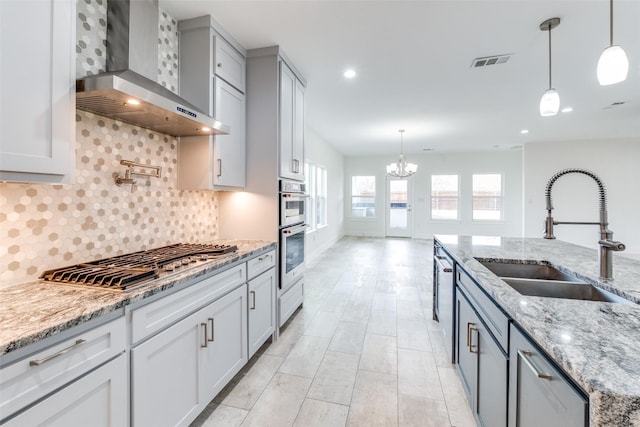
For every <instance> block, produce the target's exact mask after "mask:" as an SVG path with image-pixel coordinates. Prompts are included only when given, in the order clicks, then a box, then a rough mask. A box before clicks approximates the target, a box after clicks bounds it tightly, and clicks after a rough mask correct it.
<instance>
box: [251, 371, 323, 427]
mask: <svg viewBox="0 0 640 427" xmlns="http://www.w3.org/2000/svg"><path fill="white" fill-rule="evenodd" d="M310 385H311V379H309V378H303V377H298V376H296V375H287V374H276V375H275V376H274V377H273V379H272V380H271V382H270V383H269V385H268V386H267V388H266V390H265V391H264V393H262V396H260V398H259V399H258V401H257V402H256V404H255V405H254V407H253V409H252V410H251V412H249V415H247V418H245V420H244V422H243V423H242V426H243V427H249V426H255V427H285V426H286V427H288V426H291V425H292V424H293V422H294V420H295V419H296V416H297V415H298V411H300V407H301V406H302V402H303V401H304V397H305V395H306V394H307V390H309V386H310Z"/></svg>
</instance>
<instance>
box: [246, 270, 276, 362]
mask: <svg viewBox="0 0 640 427" xmlns="http://www.w3.org/2000/svg"><path fill="white" fill-rule="evenodd" d="M275 298H276V275H275V269H273V268H272V269H271V270H269V271H267V272H265V273H263V274H262V275H260V276H258V277H256V278H255V279H253V280H252V281H250V282H249V357H251V356H253V355H254V354H255V352H256V351H258V349H259V348H260V346H261V345H262V344H264V342H265V341H266V340H267V339H269V337H270V336H271V334H273V331H274V330H275V322H276V316H275V307H276V303H275Z"/></svg>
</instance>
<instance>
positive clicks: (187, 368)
mask: <svg viewBox="0 0 640 427" xmlns="http://www.w3.org/2000/svg"><path fill="white" fill-rule="evenodd" d="M246 293H247V290H246V285H242V286H240V287H238V288H237V289H235V290H234V291H232V292H230V293H228V294H227V295H225V296H223V297H221V298H220V299H218V300H215V301H214V302H212V303H210V304H209V305H207V306H205V307H204V308H202V309H200V310H198V311H197V312H195V313H194V314H192V315H190V316H188V317H187V318H185V319H183V320H181V321H179V322H178V323H176V324H174V325H173V326H171V327H169V328H167V329H165V330H164V331H162V332H161V333H159V334H158V335H156V336H154V337H153V338H151V339H149V340H147V341H145V342H143V343H142V344H140V345H138V346H137V347H135V348H133V349H132V350H131V394H132V400H131V411H132V416H131V419H132V422H133V425H134V426H138V427H139V426H153V427H158V426H175V425H188V424H189V423H190V422H191V421H193V420H194V419H195V418H196V417H197V416H198V414H199V413H200V412H201V411H202V409H204V407H205V406H206V405H207V404H208V403H209V401H210V400H211V399H212V398H213V397H214V396H215V395H216V394H217V393H218V392H219V391H220V390H221V389H222V387H224V386H225V385H226V383H227V382H228V381H229V380H230V379H231V378H233V376H234V375H235V374H236V373H237V372H238V371H239V370H240V369H241V368H242V366H243V365H244V364H245V363H246V361H247V333H246V331H247V323H246V322H247V320H246V318H247V311H246V310H247V308H246V307H247V300H246V298H247V294H246Z"/></svg>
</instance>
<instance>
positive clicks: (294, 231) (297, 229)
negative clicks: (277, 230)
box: [282, 224, 308, 236]
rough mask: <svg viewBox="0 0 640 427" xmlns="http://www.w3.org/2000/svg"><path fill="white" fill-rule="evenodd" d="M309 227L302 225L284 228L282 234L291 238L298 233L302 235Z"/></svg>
mask: <svg viewBox="0 0 640 427" xmlns="http://www.w3.org/2000/svg"><path fill="white" fill-rule="evenodd" d="M307 227H308V225H307V224H300V225H295V226H293V227H287V228H283V229H282V234H285V235H287V236H290V235H292V234H297V233H300V232H301V231H304V230H305V228H307Z"/></svg>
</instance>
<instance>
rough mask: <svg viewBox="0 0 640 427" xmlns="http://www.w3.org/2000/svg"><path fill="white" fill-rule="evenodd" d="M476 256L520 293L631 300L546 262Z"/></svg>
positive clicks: (608, 300) (621, 300) (603, 299)
mask: <svg viewBox="0 0 640 427" xmlns="http://www.w3.org/2000/svg"><path fill="white" fill-rule="evenodd" d="M476 259H477V260H478V262H480V264H482V265H483V266H485V267H486V268H487V269H488V270H489V271H491V272H492V273H494V274H495V275H496V276H498V277H500V278H501V279H502V280H503V281H504V282H506V283H507V284H508V285H509V286H511V287H512V288H513V289H515V290H516V291H517V292H518V293H520V294H522V295H528V296H536V297H548V298H564V299H577V300H586V301H603V302H616V303H626V304H631V301H628V300H626V299H624V298H622V297H619V296H618V295H615V294H613V293H611V292H607V291H605V290H603V289H600V288H597V287H595V286H593V285H591V284H588V283H585V282H583V281H582V280H580V279H578V278H577V277H575V276H573V275H571V274H569V273H564V272H562V271H560V270H558V269H556V268H554V267H551V266H550V265H546V264H517V263H509V262H501V261H488V260H484V259H481V258H480V259H478V258H476Z"/></svg>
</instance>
